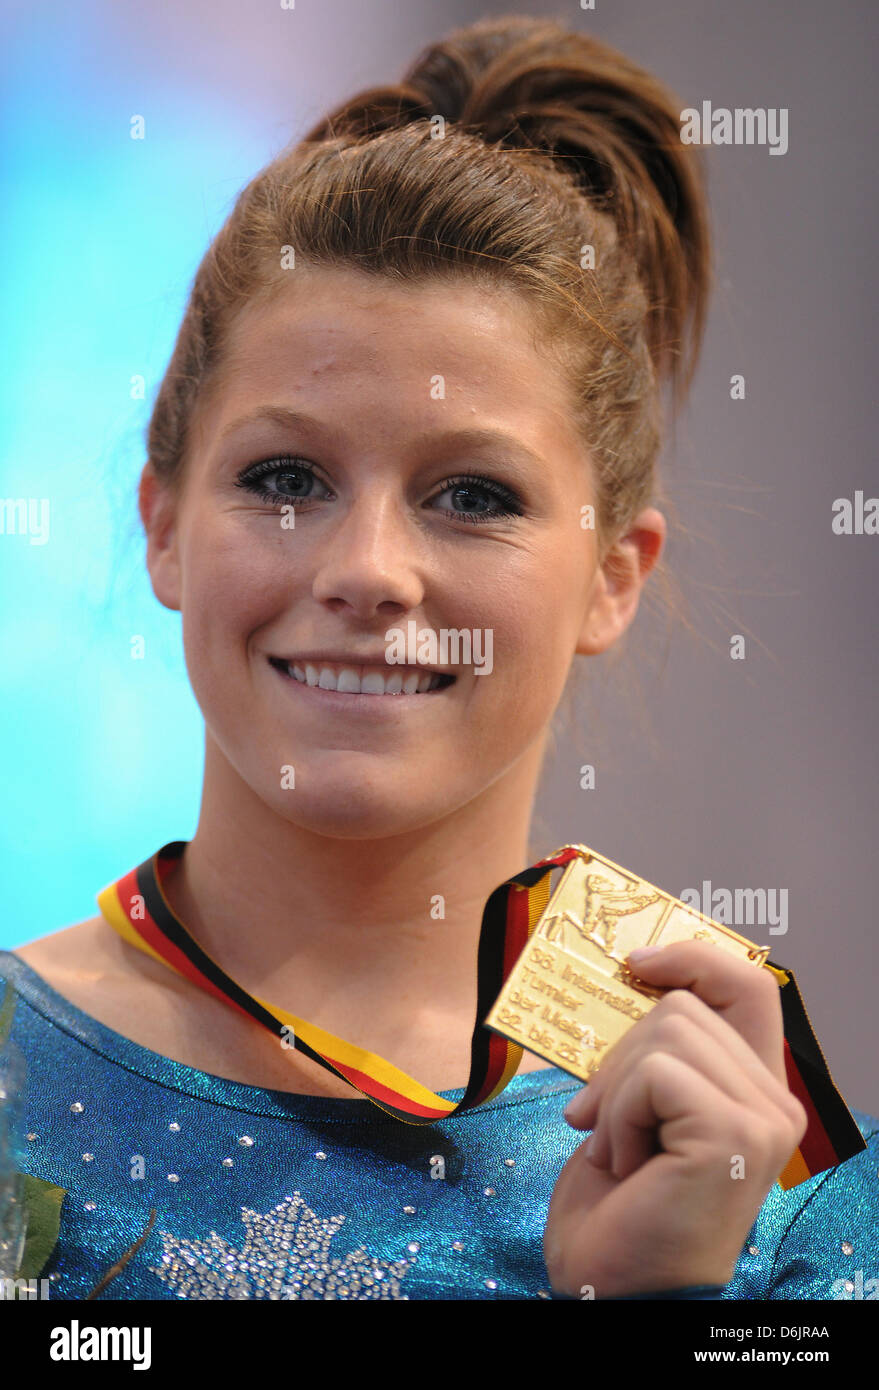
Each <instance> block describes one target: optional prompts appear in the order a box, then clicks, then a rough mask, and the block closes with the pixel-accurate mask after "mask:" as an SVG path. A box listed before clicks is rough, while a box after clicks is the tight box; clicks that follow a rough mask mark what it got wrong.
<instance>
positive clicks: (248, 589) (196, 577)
mask: <svg viewBox="0 0 879 1390" xmlns="http://www.w3.org/2000/svg"><path fill="white" fill-rule="evenodd" d="M279 552H280V553H279ZM184 572H185V575H186V585H185V592H184V595H183V605H182V607H183V641H184V647H185V652H186V660H187V664H188V665H189V666H190V669H192V668H193V667H195V668H196V669H199V670H204V669H206V668H209V667H210V668H213V669H214V670H216V669H217V668H218V667H220V666H221V667H222V668H223V670H224V672H225V673H226V675H227V677H228V678H230V679H229V683H231V682H232V681H233V680H234V672H235V670H236V668H237V664H238V662H239V661H244V660H245V659H246V648H247V643H248V641H249V639H250V638H251V637H252V636H253V634H254V633H255V632H257V631H258V630H259V628H260V627H262V626H264V625H266V624H268V623H270V622H271V621H272V619H273V618H274V617H276V616H277V614H278V613H283V612H284V610H285V608H286V607H287V606H289V598H290V592H289V590H290V584H289V580H290V567H289V557H286V558H285V556H284V554H283V548H282V547H281V546H273V545H270V544H267V543H266V541H265V538H259V537H254V536H251V535H248V536H243V535H242V534H241V531H240V529H239V528H236V527H233V526H230V525H228V524H226V525H223V524H222V522H220V523H217V524H215V525H213V526H209V525H207V524H205V525H204V526H203V527H199V526H198V525H196V527H195V528H194V535H193V538H192V539H191V541H190V545H189V547H188V551H187V555H186V564H185V570H184Z"/></svg>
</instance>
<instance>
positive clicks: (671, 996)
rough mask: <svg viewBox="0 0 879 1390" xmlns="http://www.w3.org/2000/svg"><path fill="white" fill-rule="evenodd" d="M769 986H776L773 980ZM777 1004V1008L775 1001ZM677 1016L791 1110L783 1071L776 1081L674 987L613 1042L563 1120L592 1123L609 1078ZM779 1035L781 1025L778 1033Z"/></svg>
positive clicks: (726, 1027) (730, 1031) (735, 1036)
mask: <svg viewBox="0 0 879 1390" xmlns="http://www.w3.org/2000/svg"><path fill="white" fill-rule="evenodd" d="M774 987H775V988H777V986H774ZM778 1007H779V1009H780V1004H778ZM679 1016H680V1017H683V1018H687V1019H690V1020H691V1021H692V1022H693V1023H694V1024H698V1025H699V1026H700V1027H701V1028H702V1030H703V1033H704V1034H705V1035H706V1036H707V1037H708V1038H709V1039H711V1040H712V1041H713V1042H714V1043H716V1044H717V1045H718V1046H720V1047H721V1048H722V1049H723V1050H724V1051H725V1052H726V1053H727V1054H728V1055H729V1056H730V1057H731V1058H733V1059H735V1060H736V1061H737V1062H738V1063H739V1065H740V1066H741V1067H742V1068H743V1069H744V1070H745V1071H746V1072H748V1074H749V1075H750V1076H751V1077H752V1079H753V1080H754V1082H755V1084H756V1085H758V1086H760V1087H761V1088H762V1090H763V1091H764V1093H765V1094H766V1095H767V1096H769V1097H770V1099H772V1100H773V1101H774V1102H775V1103H776V1104H778V1105H780V1106H781V1107H782V1108H784V1107H785V1106H787V1107H788V1108H789V1109H790V1110H791V1111H792V1113H793V1112H794V1110H795V1108H796V1107H795V1104H793V1103H792V1102H795V1097H793V1096H791V1092H790V1089H789V1087H788V1084H787V1076H786V1074H785V1075H784V1078H783V1080H782V1081H779V1080H778V1079H777V1076H776V1074H775V1073H774V1072H773V1071H771V1070H770V1069H769V1068H768V1067H767V1066H766V1065H765V1063H764V1062H763V1060H762V1059H761V1058H760V1057H758V1055H757V1053H756V1052H755V1051H754V1049H753V1048H752V1047H751V1046H750V1045H749V1044H748V1043H747V1042H746V1041H745V1039H744V1038H743V1037H742V1036H741V1035H740V1034H739V1033H738V1032H737V1031H736V1029H735V1028H733V1027H732V1025H731V1024H730V1023H729V1022H728V1021H727V1020H726V1019H725V1018H723V1017H722V1016H721V1015H720V1014H718V1013H716V1012H715V1011H714V1010H713V1009H711V1008H710V1007H709V1006H708V1005H707V1004H705V1003H704V1002H703V1001H702V1000H701V999H700V998H698V997H697V996H696V995H695V994H694V993H693V992H692V991H690V990H685V989H673V990H670V991H669V993H668V994H667V995H666V996H665V997H664V998H663V999H661V1000H660V1001H659V1003H658V1004H656V1005H655V1006H654V1007H653V1008H652V1009H651V1011H650V1013H649V1014H648V1015H647V1016H646V1017H645V1018H644V1019H641V1020H639V1022H638V1023H636V1024H634V1025H633V1026H632V1027H631V1028H630V1029H629V1030H628V1032H627V1033H625V1034H624V1035H623V1037H622V1038H620V1039H619V1040H618V1042H616V1043H615V1044H614V1046H613V1047H612V1048H611V1050H610V1052H608V1053H607V1055H606V1057H605V1058H604V1060H603V1061H602V1063H601V1065H600V1067H599V1068H598V1071H597V1072H596V1073H595V1075H594V1076H593V1078H592V1079H591V1080H590V1082H589V1085H588V1087H587V1088H586V1090H585V1091H581V1092H579V1093H578V1095H577V1096H575V1097H574V1099H573V1101H572V1102H571V1104H570V1106H569V1107H568V1108H567V1109H566V1111H565V1118H566V1119H567V1120H568V1123H569V1124H571V1125H572V1126H573V1127H574V1128H576V1129H588V1128H589V1127H590V1126H591V1125H592V1124H593V1123H594V1121H595V1119H596V1117H597V1115H598V1113H599V1108H600V1105H601V1101H602V1097H603V1096H604V1095H605V1094H606V1092H607V1090H608V1088H609V1087H610V1086H611V1085H612V1084H613V1081H614V1078H615V1077H616V1076H617V1075H619V1073H620V1072H621V1071H624V1070H627V1069H628V1068H629V1067H630V1066H631V1065H632V1063H633V1059H634V1058H635V1057H636V1056H638V1055H641V1054H643V1052H644V1051H645V1050H647V1049H649V1048H650V1047H652V1046H653V1044H654V1042H655V1041H656V1039H657V1038H660V1039H665V1040H666V1041H667V1040H668V1037H669V1034H668V1032H667V1029H668V1027H669V1023H668V1021H669V1020H673V1019H674V1018H676V1017H679ZM671 1026H673V1024H672V1025H671ZM783 1036H784V1033H783V1029H782V1039H783ZM782 1047H783V1042H782ZM782 1070H783V1055H782ZM797 1104H798V1102H797Z"/></svg>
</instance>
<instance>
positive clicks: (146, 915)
mask: <svg viewBox="0 0 879 1390" xmlns="http://www.w3.org/2000/svg"><path fill="white" fill-rule="evenodd" d="M186 845H187V841H185V840H174V841H172V842H171V843H169V844H167V845H164V846H163V847H162V848H161V849H160V850H158V851H157V852H156V853H155V854H154V855H152V857H151V858H150V859H146V860H145V861H144V862H143V863H142V864H140V865H139V866H138V867H137V868H136V869H132V870H131V871H130V872H129V873H127V874H125V875H124V876H123V877H122V878H120V879H118V880H117V881H116V882H115V883H111V884H110V885H109V886H108V887H106V888H104V889H103V890H102V891H101V892H100V893H99V894H98V896H97V901H98V906H99V907H100V909H101V913H102V915H103V916H104V918H105V920H106V921H107V922H108V923H109V924H110V926H111V927H113V928H114V929H115V930H116V931H117V932H118V933H119V935H120V936H121V937H122V938H123V940H125V941H127V942H128V943H129V944H130V945H132V946H134V947H136V948H137V949H138V950H141V951H144V952H145V953H146V954H147V955H150V956H152V957H153V959H154V960H158V961H163V962H164V963H165V964H166V965H168V966H170V967H171V969H172V970H174V971H176V973H177V974H178V975H182V976H184V977H185V978H186V979H187V980H191V981H192V983H193V984H196V985H198V986H199V987H200V988H202V989H204V990H206V991H207V992H208V993H209V994H212V995H213V996H214V997H215V998H216V999H221V1000H223V1002H224V1003H226V1004H229V1005H230V1006H231V1007H232V1008H234V1009H237V1010H238V1012H239V1013H241V1014H244V1015H246V1016H247V1017H248V1018H252V1019H253V1020H254V1021H255V1022H256V1023H259V1024H261V1025H262V1026H263V1027H264V1028H267V1029H268V1030H269V1032H271V1033H273V1034H275V1036H276V1037H278V1038H280V1039H281V1040H282V1042H283V1044H284V1046H287V1047H292V1048H295V1049H296V1050H297V1051H299V1052H301V1053H302V1054H303V1055H304V1056H306V1057H309V1058H311V1060H312V1061H313V1062H317V1063H318V1064H319V1065H320V1066H322V1067H324V1068H325V1069H326V1070H327V1071H331V1072H334V1073H335V1074H336V1076H339V1077H341V1078H342V1080H343V1081H346V1082H348V1084H349V1085H351V1086H353V1087H355V1088H356V1089H357V1090H358V1091H360V1092H361V1093H362V1094H363V1095H364V1096H366V1097H367V1099H368V1100H371V1101H373V1102H374V1103H375V1104H376V1105H378V1106H380V1107H381V1109H383V1110H385V1111H387V1112H388V1114H390V1115H394V1116H395V1117H396V1118H397V1119H399V1120H402V1121H404V1122H405V1123H407V1124H415V1125H426V1124H433V1123H434V1122H435V1121H437V1120H442V1119H446V1118H447V1117H448V1116H451V1115H455V1114H457V1113H458V1112H459V1111H464V1110H472V1109H473V1108H474V1107H475V1106H477V1105H482V1104H484V1103H485V1102H486V1101H489V1100H492V1099H493V1098H494V1097H495V1096H497V1095H500V1093H501V1092H502V1091H503V1090H504V1088H505V1087H506V1086H507V1084H508V1083H509V1082H510V1081H511V1080H512V1079H513V1077H514V1076H515V1074H516V1072H517V1070H518V1068H519V1063H520V1061H521V1060H522V1051H523V1049H522V1048H521V1047H520V1046H519V1045H518V1044H517V1043H515V1042H513V1041H511V1040H510V1039H508V1038H505V1037H503V1036H502V1035H501V1034H499V1033H495V1032H493V1031H492V1030H491V1029H489V1028H486V1027H485V1025H484V1024H483V1022H482V1020H483V1019H484V1018H485V1017H486V1015H487V1014H488V1012H489V1010H490V1009H491V1007H492V1005H493V1004H494V1002H495V1000H496V999H497V997H498V994H499V993H500V991H501V988H502V986H503V984H504V981H505V980H506V978H507V976H508V975H509V973H510V971H511V970H512V968H513V966H514V965H515V963H516V961H517V960H518V958H519V956H520V954H521V952H522V950H523V949H524V947H525V945H526V944H527V942H528V940H529V938H530V937H531V935H532V933H533V931H534V928H535V927H536V925H537V923H538V921H539V919H540V916H541V914H542V913H543V911H544V909H545V908H546V905H547V902H548V901H549V896H550V881H551V878H552V873H553V870H555V869H562V868H564V866H565V865H566V864H568V863H569V862H570V861H571V859H573V858H575V857H576V856H577V854H578V853H579V850H578V849H577V848H576V847H574V846H565V848H564V849H562V850H559V851H558V852H557V853H555V854H553V855H551V856H550V857H548V858H546V859H541V860H539V861H538V862H537V863H536V864H533V865H532V866H531V867H530V868H528V869H524V870H523V871H522V872H521V873H519V874H516V875H514V877H513V878H510V879H508V880H507V881H506V882H505V883H503V884H501V886H500V887H499V888H496V889H495V890H494V892H493V893H492V894H491V896H490V897H489V898H488V901H487V902H486V904H485V909H484V911H483V914H482V928H481V932H480V937H479V956H478V966H477V1007H476V1023H475V1026H474V1029H473V1037H472V1040H471V1045H470V1079H469V1082H468V1084H467V1088H466V1090H465V1092H464V1095H463V1097H462V1099H461V1100H460V1101H458V1102H457V1103H456V1102H454V1101H450V1100H447V1099H446V1098H444V1097H443V1096H440V1095H437V1094H436V1093H435V1092H433V1091H431V1090H429V1089H428V1088H427V1087H426V1086H422V1085H421V1084H420V1083H419V1082H418V1081H415V1080H414V1079H413V1078H412V1077H411V1076H408V1075H407V1074H406V1073H405V1072H404V1071H401V1070H400V1069H399V1068H398V1067H395V1066H393V1065H392V1064H391V1063H390V1062H387V1061H385V1059H384V1058H383V1057H379V1056H377V1055H376V1054H375V1053H373V1052H368V1051H367V1050H366V1049H365V1048H362V1047H355V1046H353V1045H352V1044H351V1043H349V1042H346V1041H345V1040H344V1039H343V1038H337V1037H335V1036H334V1035H333V1034H332V1033H328V1032H326V1030H325V1029H323V1028H317V1027H315V1025H314V1024H312V1023H308V1022H307V1021H306V1020H305V1019H302V1018H297V1017H296V1015H295V1014H291V1013H288V1012H287V1011H286V1010H285V1009H280V1008H278V1007H277V1005H275V1004H270V1003H268V1002H267V1001H266V1000H264V999H259V998H257V997H256V996H255V995H252V994H249V993H248V992H247V991H246V990H245V989H242V987H241V986H240V985H238V984H236V982H235V981H234V980H233V979H231V978H230V976H228V975H227V974H226V973H225V971H224V970H222V969H221V967H220V966H219V965H218V964H217V963H216V961H214V960H212V959H211V957H210V956H209V955H208V954H207V952H205V951H203V950H202V948H201V947H200V946H199V945H198V943H197V942H196V941H194V940H193V938H192V937H191V935H190V934H189V932H188V930H187V929H186V927H185V926H184V925H183V923H182V922H181V921H180V919H179V918H178V917H177V916H176V915H175V913H174V911H173V910H172V908H171V906H170V905H169V903H168V900H167V898H166V896H165V893H164V890H163V887H162V884H163V880H164V878H165V876H166V875H167V873H168V872H169V870H170V869H171V868H172V867H173V865H174V863H175V862H176V861H177V860H178V859H180V857H181V856H182V854H183V852H184V850H185V849H186ZM767 965H769V966H770V967H771V968H772V969H773V973H775V975H776V978H777V979H778V980H779V985H780V988H781V1002H782V1012H783V1017H784V1033H785V1066H786V1069H787V1078H788V1085H789V1086H790V1089H791V1091H792V1092H793V1093H794V1094H795V1095H796V1096H797V1097H798V1099H799V1100H800V1101H801V1102H802V1104H803V1105H804V1106H805V1108H806V1111H807V1113H808V1116H809V1125H808V1129H807V1131H806V1134H805V1135H804V1137H803V1139H802V1141H801V1143H800V1146H799V1148H798V1149H797V1150H796V1152H795V1153H794V1154H793V1156H792V1157H791V1159H790V1161H789V1163H788V1164H787V1166H786V1167H785V1169H784V1172H783V1173H782V1174H781V1176H780V1178H779V1183H780V1184H781V1186H782V1187H783V1188H785V1189H786V1188H789V1187H794V1186H796V1185H797V1184H798V1183H801V1182H804V1181H805V1180H806V1178H808V1177H810V1176H812V1175H813V1174H814V1173H819V1172H822V1171H824V1170H825V1169H827V1168H831V1167H834V1166H835V1165H836V1164H838V1163H842V1162H843V1161H844V1160H845V1159H846V1158H850V1157H851V1156H852V1155H853V1154H856V1153H859V1152H860V1151H861V1150H862V1149H864V1148H865V1147H866V1145H865V1143H864V1140H863V1138H862V1136H861V1133H860V1130H859V1129H858V1127H857V1125H856V1123H855V1121H854V1119H853V1117H852V1115H851V1114H850V1113H849V1110H848V1108H847V1107H846V1104H845V1102H844V1100H843V1099H842V1097H841V1096H840V1094H839V1092H838V1091H837V1090H836V1087H835V1086H834V1084H833V1081H832V1080H831V1077H830V1073H829V1071H828V1070H827V1065H826V1063H825V1061H824V1058H823V1056H822V1053H821V1049H820V1047H819V1046H818V1043H817V1040H816V1038H815V1035H814V1033H813V1031H812V1028H811V1025H810V1023H809V1020H808V1017H807V1015H806V1011H805V1009H804V1007H803V1002H802V999H801V997H800V992H799V990H798V988H797V985H796V982H795V980H794V978H793V974H792V973H791V971H789V970H786V969H785V968H784V967H782V966H778V965H775V964H774V963H773V962H771V961H770V962H767Z"/></svg>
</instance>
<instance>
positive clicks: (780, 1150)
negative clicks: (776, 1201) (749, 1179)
mask: <svg viewBox="0 0 879 1390" xmlns="http://www.w3.org/2000/svg"><path fill="white" fill-rule="evenodd" d="M609 1124H610V1130H611V1133H610V1161H609V1163H608V1164H607V1165H606V1166H607V1167H608V1168H609V1170H610V1171H611V1172H612V1173H613V1175H614V1176H615V1177H616V1178H618V1179H619V1180H622V1179H623V1178H625V1177H627V1176H628V1175H629V1174H630V1173H631V1172H634V1171H635V1170H636V1169H637V1168H638V1167H640V1166H641V1165H642V1164H643V1163H644V1162H645V1161H646V1158H648V1157H650V1156H651V1153H656V1152H663V1153H671V1154H677V1155H678V1156H681V1157H691V1158H692V1157H694V1156H695V1155H697V1154H704V1155H705V1160H706V1162H709V1161H710V1160H711V1154H712V1152H714V1154H715V1155H716V1156H717V1157H718V1158H722V1159H723V1162H724V1164H725V1163H726V1162H727V1161H728V1159H731V1158H732V1157H733V1155H734V1153H740V1152H741V1153H744V1154H745V1155H746V1156H747V1165H748V1169H749V1171H750V1174H751V1175H755V1174H761V1175H762V1176H768V1175H769V1174H770V1173H771V1175H772V1177H771V1179H770V1180H774V1178H775V1177H776V1176H777V1174H778V1173H779V1172H780V1171H781V1169H782V1167H783V1166H784V1164H785V1163H786V1162H787V1160H788V1158H789V1157H790V1154H791V1152H792V1151H793V1149H794V1148H795V1147H796V1143H797V1138H796V1135H797V1130H796V1128H795V1126H794V1125H793V1123H792V1122H791V1121H790V1120H789V1119H788V1118H787V1117H786V1116H784V1115H782V1114H780V1113H779V1112H775V1114H774V1115H767V1114H765V1113H760V1112H759V1111H756V1110H753V1109H751V1108H749V1107H743V1106H741V1105H739V1104H736V1103H735V1102H731V1101H730V1100H729V1098H728V1097H727V1096H726V1095H724V1094H723V1093H721V1092H719V1091H718V1090H717V1088H716V1087H715V1086H714V1085H713V1084H712V1083H711V1081H709V1080H708V1078H707V1077H706V1076H705V1075H704V1074H703V1073H702V1072H700V1071H698V1070H697V1069H696V1068H695V1067H693V1066H691V1065H690V1063H689V1062H687V1061H685V1060H684V1059H683V1058H681V1057H673V1056H671V1055H670V1054H668V1053H663V1052H654V1053H649V1054H648V1055H647V1056H646V1057H645V1058H643V1060H642V1065H641V1066H640V1067H638V1068H637V1070H633V1071H632V1072H630V1073H629V1075H628V1076H627V1077H626V1078H625V1079H624V1081H623V1083H622V1085H621V1086H620V1089H619V1093H618V1095H616V1096H615V1098H614V1103H613V1105H612V1107H611V1115H610V1117H609ZM651 1135H652V1136H653V1138H652V1139H651V1143H650V1148H649V1149H647V1152H646V1153H645V1145H646V1142H647V1136H651ZM589 1158H590V1162H593V1161H594V1160H593V1157H592V1155H591V1154H590V1155H589ZM596 1166H599V1165H596Z"/></svg>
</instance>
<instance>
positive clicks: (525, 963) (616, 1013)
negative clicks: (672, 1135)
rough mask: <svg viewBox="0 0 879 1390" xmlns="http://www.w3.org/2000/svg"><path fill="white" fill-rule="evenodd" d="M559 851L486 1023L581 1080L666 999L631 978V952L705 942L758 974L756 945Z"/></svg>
mask: <svg viewBox="0 0 879 1390" xmlns="http://www.w3.org/2000/svg"><path fill="white" fill-rule="evenodd" d="M564 848H565V849H576V850H577V858H576V859H572V860H571V862H570V864H568V865H567V867H566V868H565V870H564V873H563V875H562V878H561V880H560V882H559V884H558V886H557V888H556V890H555V892H554V893H553V895H552V897H551V898H550V899H549V902H548V903H547V905H546V908H545V909H544V911H543V912H542V913H541V915H540V917H539V919H538V921H537V924H536V926H535V928H534V931H533V933H532V935H531V937H530V938H529V940H528V943H527V945H526V946H525V948H524V950H523V951H522V952H521V954H520V956H519V958H518V960H517V961H516V963H515V965H514V966H513V968H512V970H511V971H510V974H509V975H508V977H507V979H506V981H505V983H504V986H503V989H502V990H501V992H500V994H499V995H498V998H497V1001H496V1002H495V1004H494V1007H493V1008H492V1010H491V1012H490V1013H489V1015H488V1017H487V1018H486V1020H485V1023H486V1026H487V1027H489V1028H491V1029H492V1030H493V1031H494V1032H496V1033H500V1034H502V1036H503V1037H505V1038H509V1039H511V1040H512V1041H513V1042H516V1043H518V1044H519V1046H520V1047H523V1048H525V1049H527V1051H529V1052H535V1053H537V1055H538V1056H540V1057H545V1058H546V1059H547V1060H548V1061H550V1062H554V1063H555V1064H556V1066H559V1067H562V1068H563V1069H564V1070H565V1071H568V1072H570V1073H571V1075H572V1076H576V1077H578V1078H579V1079H580V1080H581V1081H588V1080H589V1077H590V1076H591V1074H592V1073H593V1072H595V1071H597V1069H598V1067H599V1065H600V1064H601V1061H602V1059H603V1058H604V1056H605V1055H606V1054H607V1052H609V1051H610V1049H611V1048H612V1047H613V1045H614V1043H615V1042H617V1041H618V1039H619V1038H621V1037H622V1036H623V1034H624V1033H626V1032H627V1031H628V1029H629V1028H631V1026H632V1024H633V1023H637V1021H638V1019H639V1018H643V1017H644V1016H645V1014H647V1013H649V1011H650V1010H651V1009H652V1008H653V1007H654V1006H655V1005H656V1003H657V1002H658V1001H659V1000H660V999H661V998H662V996H663V994H664V993H665V991H664V990H658V989H654V988H652V987H651V986H649V985H646V984H643V983H641V982H639V981H638V980H637V979H636V978H635V977H634V976H633V975H632V973H631V971H630V970H629V969H628V967H627V965H626V958H627V956H628V954H629V952H630V951H633V950H635V948H636V947H638V946H668V945H670V944H671V943H672V942H674V941H691V940H696V941H710V942H711V943H712V944H713V945H715V946H717V947H719V948H720V949H721V950H723V951H730V952H732V954H733V955H737V956H739V957H741V958H742V959H743V960H747V961H750V962H751V963H752V964H753V965H755V966H757V967H760V966H763V965H764V964H765V962H766V960H767V958H768V956H769V947H768V946H755V945H754V943H753V941H748V940H747V939H746V938H745V937H743V936H739V934H738V932H734V931H731V930H730V928H729V927H725V926H722V925H721V924H720V923H718V922H714V921H712V920H711V918H710V917H705V916H704V915H703V914H702V913H701V912H697V911H696V910H695V909H694V908H692V907H689V906H688V905H687V904H686V903H683V902H681V900H680V899H679V898H673V897H672V896H671V895H670V894H669V893H664V892H663V891H662V889H661V888H657V887H656V886H655V885H654V884H652V883H648V882H647V881H646V879H643V878H639V877H638V876H637V874H633V873H630V872H629V871H628V869H623V868H621V867H620V865H619V864H614V863H613V861H612V860H610V859H605V858H604V857H603V855H600V854H596V853H595V852H594V851H593V850H590V849H587V848H586V846H585V845H566V846H564ZM559 853H561V851H560V850H555V851H554V854H559ZM547 857H548V858H550V857H552V856H547ZM767 969H770V970H772V971H773V973H775V974H776V975H781V974H782V973H783V972H780V971H776V970H775V967H773V966H767Z"/></svg>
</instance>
